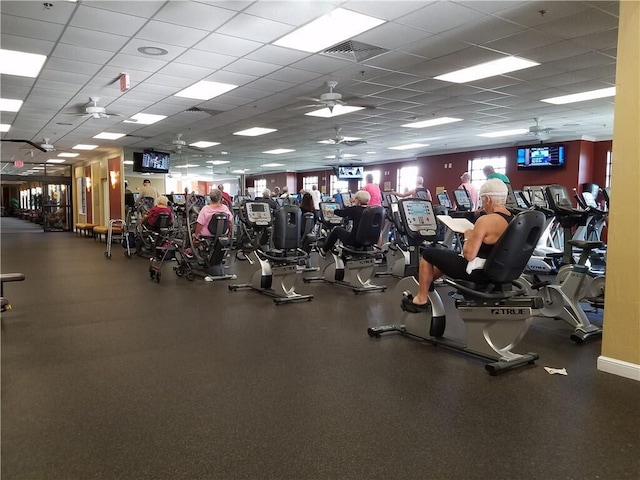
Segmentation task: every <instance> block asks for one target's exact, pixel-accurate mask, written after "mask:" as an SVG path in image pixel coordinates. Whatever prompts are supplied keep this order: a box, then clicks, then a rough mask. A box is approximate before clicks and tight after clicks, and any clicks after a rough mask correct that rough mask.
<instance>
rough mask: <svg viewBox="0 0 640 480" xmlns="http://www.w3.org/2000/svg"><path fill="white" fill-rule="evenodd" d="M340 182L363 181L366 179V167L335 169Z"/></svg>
mask: <svg viewBox="0 0 640 480" xmlns="http://www.w3.org/2000/svg"><path fill="white" fill-rule="evenodd" d="M335 172H336V176H337V177H338V180H362V178H363V177H364V167H353V166H344V167H335Z"/></svg>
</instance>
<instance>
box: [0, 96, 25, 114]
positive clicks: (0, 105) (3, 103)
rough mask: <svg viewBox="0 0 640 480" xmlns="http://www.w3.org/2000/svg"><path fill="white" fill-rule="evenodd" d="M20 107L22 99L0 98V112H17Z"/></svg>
mask: <svg viewBox="0 0 640 480" xmlns="http://www.w3.org/2000/svg"><path fill="white" fill-rule="evenodd" d="M20 107H22V100H12V99H10V98H0V112H17V111H18V110H20Z"/></svg>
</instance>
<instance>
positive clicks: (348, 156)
mask: <svg viewBox="0 0 640 480" xmlns="http://www.w3.org/2000/svg"><path fill="white" fill-rule="evenodd" d="M339 156H340V157H342V158H352V157H357V155H356V154H355V153H344V154H342V155H339ZM337 157H338V155H327V156H326V157H324V158H337Z"/></svg>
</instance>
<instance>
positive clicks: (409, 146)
mask: <svg viewBox="0 0 640 480" xmlns="http://www.w3.org/2000/svg"><path fill="white" fill-rule="evenodd" d="M428 146H429V144H428V143H408V144H406V145H398V146H396V147H389V150H411V149H413V148H422V147H428Z"/></svg>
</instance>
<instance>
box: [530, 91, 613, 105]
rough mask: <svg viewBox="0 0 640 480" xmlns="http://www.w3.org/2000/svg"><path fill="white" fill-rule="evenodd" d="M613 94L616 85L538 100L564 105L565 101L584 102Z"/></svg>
mask: <svg viewBox="0 0 640 480" xmlns="http://www.w3.org/2000/svg"><path fill="white" fill-rule="evenodd" d="M615 94H616V87H609V88H601V89H599V90H591V91H589V92H582V93H574V94H571V95H563V96H561V97H553V98H545V99H542V100H540V101H541V102H547V103H553V104H555V105H564V104H565V103H574V102H584V101H586V100H594V99H596V98H605V97H613V96H614V95H615Z"/></svg>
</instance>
